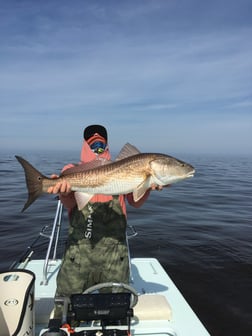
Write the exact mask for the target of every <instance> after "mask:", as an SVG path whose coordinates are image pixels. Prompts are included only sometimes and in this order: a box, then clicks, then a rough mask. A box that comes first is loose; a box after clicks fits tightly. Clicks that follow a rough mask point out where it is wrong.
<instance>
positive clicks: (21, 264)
mask: <svg viewBox="0 0 252 336" xmlns="http://www.w3.org/2000/svg"><path fill="white" fill-rule="evenodd" d="M48 227H49V225H45V226H43V228H42V229H41V231H40V232H39V235H38V237H36V238H35V240H34V241H33V242H32V244H31V245H29V246H28V247H27V249H26V251H25V252H24V253H23V254H22V255H21V257H20V258H19V260H17V261H14V262H13V263H12V264H11V266H10V267H9V270H12V269H15V268H20V269H23V268H25V266H26V265H27V263H28V262H29V261H30V259H31V257H32V255H33V253H34V246H35V245H36V244H37V242H38V241H39V239H40V238H41V237H43V236H44V234H45V232H46V230H47V229H48Z"/></svg>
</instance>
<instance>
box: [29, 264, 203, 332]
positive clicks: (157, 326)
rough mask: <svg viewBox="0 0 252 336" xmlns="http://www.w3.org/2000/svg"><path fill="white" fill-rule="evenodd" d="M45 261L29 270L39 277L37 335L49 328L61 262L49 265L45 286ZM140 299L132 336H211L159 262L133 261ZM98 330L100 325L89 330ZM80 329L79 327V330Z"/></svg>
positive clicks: (36, 292)
mask: <svg viewBox="0 0 252 336" xmlns="http://www.w3.org/2000/svg"><path fill="white" fill-rule="evenodd" d="M43 263H44V261H43V260H34V261H31V262H29V264H28V269H29V270H31V271H32V272H34V273H35V274H36V286H35V312H36V313H35V323H36V335H42V334H43V332H44V331H45V330H46V328H47V326H48V321H49V317H50V313H51V311H52V308H53V300H54V294H55V289H56V275H57V271H58V269H59V265H60V261H59V260H57V261H53V262H51V263H50V264H49V269H48V270H49V272H48V284H43V265H44V264H43ZM131 286H132V287H134V288H135V289H136V291H137V292H138V294H139V295H140V296H139V302H138V304H137V306H136V307H135V308H134V314H135V316H134V317H133V319H132V326H131V334H132V335H141V336H143V335H169V336H188V335H193V336H207V335H208V336H209V333H208V332H207V330H206V329H205V327H204V326H203V325H202V323H201V321H200V320H199V319H198V317H197V316H196V314H195V313H194V312H193V310H192V309H191V307H190V306H189V305H188V303H187V302H186V300H185V299H184V297H183V296H182V294H181V293H180V292H179V290H178V289H177V287H176V286H175V284H174V283H173V281H172V280H171V278H170V277H169V276H168V275H167V273H166V272H165V271H164V269H163V267H162V266H161V265H160V263H159V262H158V261H157V260H156V259H152V258H135V259H132V283H131ZM88 329H97V326H93V327H88ZM80 330H81V327H78V328H76V331H80Z"/></svg>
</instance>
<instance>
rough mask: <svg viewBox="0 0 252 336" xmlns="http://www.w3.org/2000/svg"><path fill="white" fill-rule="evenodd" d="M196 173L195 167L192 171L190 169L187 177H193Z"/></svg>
mask: <svg viewBox="0 0 252 336" xmlns="http://www.w3.org/2000/svg"><path fill="white" fill-rule="evenodd" d="M194 173H195V169H193V170H192V171H190V172H189V173H188V174H186V177H187V178H190V177H193V176H194Z"/></svg>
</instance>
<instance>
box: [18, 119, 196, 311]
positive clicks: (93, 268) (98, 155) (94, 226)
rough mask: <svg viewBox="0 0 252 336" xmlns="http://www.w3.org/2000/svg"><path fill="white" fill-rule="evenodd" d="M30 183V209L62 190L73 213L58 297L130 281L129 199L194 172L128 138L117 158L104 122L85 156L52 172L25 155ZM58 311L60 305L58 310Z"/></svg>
mask: <svg viewBox="0 0 252 336" xmlns="http://www.w3.org/2000/svg"><path fill="white" fill-rule="evenodd" d="M16 158H17V160H18V161H19V162H20V164H21V165H22V166H23V168H24V171H25V177H26V184H27V188H28V200H27V202H26V203H25V205H24V208H23V210H22V211H24V210H25V209H27V208H28V207H29V206H30V205H31V204H32V203H33V202H34V201H35V200H36V199H37V198H38V197H39V196H40V195H41V194H42V193H43V192H47V193H51V194H58V193H59V195H60V199H61V201H62V203H63V204H64V206H65V207H66V208H67V209H68V213H69V222H70V225H69V236H68V242H67V246H66V251H65V255H64V258H63V261H62V265H61V269H60V271H59V273H58V278H57V291H56V297H57V296H61V297H69V296H70V295H71V294H74V293H82V292H83V291H84V290H85V289H87V288H89V287H91V286H93V285H95V284H98V283H102V282H120V283H128V281H129V260H128V259H129V257H128V249H127V241H126V225H127V218H126V204H125V199H127V201H128V203H129V204H130V205H132V206H134V207H139V206H141V205H142V204H143V203H144V202H145V201H146V199H147V198H148V196H149V194H150V191H151V190H155V189H158V190H160V189H162V187H163V186H166V185H170V184H173V183H176V182H179V181H182V180H184V179H187V178H190V177H192V176H193V175H194V172H195V169H194V168H193V167H192V166H191V165H190V164H188V163H186V162H183V161H181V160H178V159H176V158H174V157H172V156H169V155H166V154H158V153H140V152H139V151H138V150H137V149H136V148H135V147H134V146H132V145H130V144H126V145H125V146H124V147H123V148H122V150H121V152H120V153H119V155H118V157H117V159H116V161H115V162H112V161H111V160H110V159H111V155H110V152H109V148H108V136H107V131H106V129H105V127H103V126H101V125H90V126H88V127H87V128H86V129H85V130H84V142H83V146H82V149H81V157H80V158H81V162H80V164H78V165H73V164H69V165H67V166H66V167H64V168H63V171H62V173H61V174H60V176H56V175H53V176H52V177H51V178H48V177H46V176H44V175H43V174H41V173H40V172H39V171H38V170H37V169H36V168H34V167H33V166H32V165H31V164H30V163H29V162H28V161H26V160H25V159H23V158H22V157H20V156H16ZM55 316H56V317H57V309H56V315H55Z"/></svg>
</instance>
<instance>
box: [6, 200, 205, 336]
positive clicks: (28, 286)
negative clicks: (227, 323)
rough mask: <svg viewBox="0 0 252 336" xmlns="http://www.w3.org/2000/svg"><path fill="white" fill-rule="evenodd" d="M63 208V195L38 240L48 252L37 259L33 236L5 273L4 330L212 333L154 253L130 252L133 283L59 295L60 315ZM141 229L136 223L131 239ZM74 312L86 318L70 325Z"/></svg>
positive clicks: (118, 335)
mask: <svg viewBox="0 0 252 336" xmlns="http://www.w3.org/2000/svg"><path fill="white" fill-rule="evenodd" d="M62 211H63V209H62V204H61V202H60V201H59V200H58V202H57V208H56V213H55V217H54V220H53V221H52V223H51V225H48V226H46V227H43V228H42V230H41V231H40V232H39V236H38V237H37V238H36V240H35V242H36V241H37V240H38V239H39V238H40V237H44V238H46V239H47V240H48V247H47V251H46V254H45V257H44V258H43V259H33V254H34V246H35V245H36V244H35V242H33V243H32V244H31V245H30V246H29V247H28V248H27V250H26V251H25V253H24V254H23V255H22V256H21V257H20V258H19V259H18V260H17V261H16V262H15V263H14V264H13V265H11V267H10V269H9V270H7V271H5V272H2V273H1V274H0V336H7V335H12V336H37V335H38V336H58V335H62V336H68V335H79V336H82V335H83V336H124V335H126V336H131V335H132V336H133V335H134V336H138V335H139V336H145V335H146V336H155V335H158V336H164V335H166V336H188V335H193V336H209V335H210V334H209V333H208V331H207V329H206V328H205V327H204V325H203V324H202V322H201V321H200V319H199V318H198V317H197V315H196V314H195V312H194V311H193V310H192V308H191V307H190V305H189V304H188V302H187V301H186V300H185V298H184V297H183V295H182V294H181V292H180V291H179V289H178V288H177V287H176V285H175V284H174V282H173V281H172V279H171V278H170V276H169V275H168V274H167V272H166V271H165V270H164V268H163V267H162V265H161V264H160V263H159V261H158V260H157V259H155V258H130V283H129V284H123V283H103V284H98V285H97V286H93V287H91V288H89V289H87V290H86V291H85V292H84V293H80V294H74V295H72V296H71V299H68V300H66V299H64V298H57V301H56V302H57V304H58V305H60V307H61V308H62V318H60V319H59V318H56V317H55V316H54V311H53V308H54V303H55V290H56V277H57V273H58V270H59V268H60V264H61V259H59V258H57V257H56V256H57V249H58V243H59V238H60V236H61V234H60V232H61V226H62ZM136 234H137V233H136V231H135V230H134V228H133V227H131V232H130V233H128V240H129V239H130V238H132V237H134V236H135V235H136ZM128 245H129V243H128ZM73 318H75V319H78V320H79V321H81V323H80V325H79V326H78V327H74V326H72V325H71V321H72V319H73Z"/></svg>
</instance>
